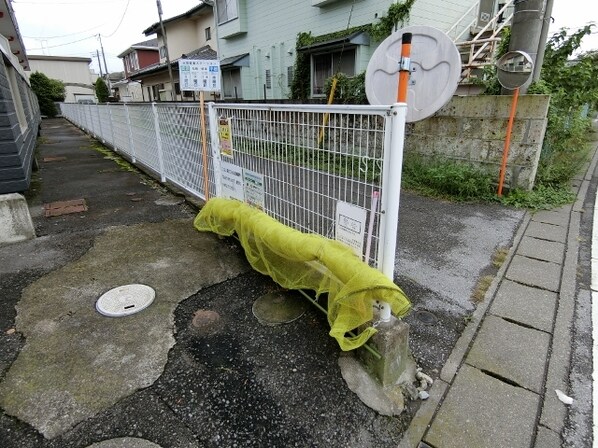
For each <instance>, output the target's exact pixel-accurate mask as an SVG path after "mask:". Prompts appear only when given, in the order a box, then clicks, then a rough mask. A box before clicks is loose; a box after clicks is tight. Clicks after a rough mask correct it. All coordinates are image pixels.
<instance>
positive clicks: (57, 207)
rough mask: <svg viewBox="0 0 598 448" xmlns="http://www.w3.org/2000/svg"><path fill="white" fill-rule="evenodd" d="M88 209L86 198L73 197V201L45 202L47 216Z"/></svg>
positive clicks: (45, 214)
mask: <svg viewBox="0 0 598 448" xmlns="http://www.w3.org/2000/svg"><path fill="white" fill-rule="evenodd" d="M86 211H87V203H86V202H85V199H73V200H71V201H58V202H50V203H49V204H44V216H45V217H46V218H50V217H52V216H61V215H69V214H71V213H81V212H86Z"/></svg>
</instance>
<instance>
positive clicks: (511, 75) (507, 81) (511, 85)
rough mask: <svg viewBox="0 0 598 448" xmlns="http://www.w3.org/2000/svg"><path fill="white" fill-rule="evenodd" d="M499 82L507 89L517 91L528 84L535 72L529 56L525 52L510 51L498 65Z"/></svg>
mask: <svg viewBox="0 0 598 448" xmlns="http://www.w3.org/2000/svg"><path fill="white" fill-rule="evenodd" d="M496 68H497V75H498V82H500V85H501V86H503V87H504V88H505V89H510V90H513V89H516V88H517V87H521V86H522V85H523V84H525V83H526V82H527V80H528V79H529V77H530V76H531V75H532V72H533V70H534V63H533V61H532V58H531V57H530V55H529V54H527V53H525V52H523V51H509V52H508V53H506V54H505V55H503V57H501V58H500V59H499V60H498V62H497V63H496Z"/></svg>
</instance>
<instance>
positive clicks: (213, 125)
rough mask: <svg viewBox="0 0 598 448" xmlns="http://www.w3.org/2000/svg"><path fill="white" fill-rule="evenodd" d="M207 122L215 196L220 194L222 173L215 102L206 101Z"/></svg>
mask: <svg viewBox="0 0 598 448" xmlns="http://www.w3.org/2000/svg"><path fill="white" fill-rule="evenodd" d="M208 122H209V125H208V127H209V129H210V144H211V146H212V166H213V169H214V185H215V186H216V197H220V196H222V184H221V180H222V175H221V171H220V170H221V168H220V148H219V145H218V110H217V109H216V104H215V103H208Z"/></svg>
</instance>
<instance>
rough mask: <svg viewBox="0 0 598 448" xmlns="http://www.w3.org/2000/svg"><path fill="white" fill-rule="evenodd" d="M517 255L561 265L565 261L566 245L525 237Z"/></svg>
mask: <svg viewBox="0 0 598 448" xmlns="http://www.w3.org/2000/svg"><path fill="white" fill-rule="evenodd" d="M517 255H523V256H524V257H530V258H536V259H538V260H543V261H551V262H553V263H559V264H560V263H562V262H563V260H564V259H565V245H564V244H563V243H558V242H556V241H546V240H539V239H537V238H532V237H529V236H525V237H523V239H522V240H521V243H519V247H517Z"/></svg>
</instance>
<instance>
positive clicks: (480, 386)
mask: <svg viewBox="0 0 598 448" xmlns="http://www.w3.org/2000/svg"><path fill="white" fill-rule="evenodd" d="M597 160H598V152H596V151H595V152H594V157H593V160H592V161H591V163H590V164H589V165H588V166H586V170H583V171H584V174H585V175H584V176H582V177H580V178H577V179H575V180H574V182H573V186H574V188H576V190H577V200H576V202H575V204H573V205H568V206H564V207H561V208H559V209H555V210H552V211H541V212H537V213H530V214H528V215H527V216H526V218H525V220H524V222H523V224H522V225H521V227H520V228H519V231H518V233H517V235H516V237H515V241H514V245H513V248H512V250H511V252H510V254H509V257H508V258H507V260H506V261H505V263H504V264H503V266H502V267H501V270H500V271H499V273H498V275H497V277H496V278H495V280H494V282H493V284H492V286H491V287H490V289H489V291H488V293H487V294H486V299H485V301H484V302H483V303H482V304H481V305H479V306H478V308H477V310H476V311H475V313H474V315H473V318H472V321H471V322H470V324H469V325H468V326H467V327H466V329H465V330H464V332H463V334H462V335H461V337H460V339H459V341H458V342H457V344H456V345H455V347H454V349H453V351H452V353H451V355H450V356H449V358H448V360H447V362H446V364H445V365H444V368H443V369H442V371H441V372H440V378H439V379H438V380H437V381H436V383H435V384H434V386H433V388H432V390H431V395H430V399H429V400H428V401H427V402H426V403H425V404H423V405H422V406H421V407H420V409H419V411H418V412H417V414H416V416H415V417H414V419H413V420H412V422H411V425H410V427H409V429H408V430H407V432H406V433H405V435H404V437H403V439H402V440H401V443H400V445H399V446H400V448H410V447H419V448H427V447H433V448H468V447H471V448H484V447H488V448H512V447H522V448H523V447H526V448H527V447H530V448H531V447H537V448H558V447H561V444H562V438H561V435H562V434H563V430H564V429H565V424H566V420H567V414H568V409H567V406H566V405H565V404H564V403H563V402H561V401H560V400H559V398H558V397H557V394H556V392H555V391H556V390H560V391H562V392H563V393H565V394H567V395H570V394H571V392H570V391H569V363H570V357H571V350H572V331H573V330H572V324H573V318H574V310H575V305H576V300H577V295H578V294H579V292H578V290H577V281H578V278H577V276H578V272H577V270H578V254H579V236H580V221H581V214H582V213H584V211H585V212H590V211H589V210H584V209H583V205H584V201H585V198H586V195H587V194H588V187H589V185H590V181H591V180H592V177H593V176H594V173H595V170H596V163H597ZM588 362H589V361H588Z"/></svg>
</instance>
